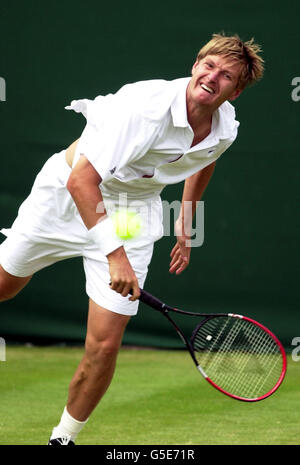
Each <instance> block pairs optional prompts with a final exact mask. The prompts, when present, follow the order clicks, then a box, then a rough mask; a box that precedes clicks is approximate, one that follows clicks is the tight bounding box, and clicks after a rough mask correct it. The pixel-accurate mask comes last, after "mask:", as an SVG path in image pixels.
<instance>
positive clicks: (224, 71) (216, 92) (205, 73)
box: [188, 55, 241, 109]
mask: <svg viewBox="0 0 300 465" xmlns="http://www.w3.org/2000/svg"><path fill="white" fill-rule="evenodd" d="M240 72H241V64H240V63H237V62H236V61H234V60H230V59H229V58H225V57H223V56H221V55H207V56H206V57H205V58H202V60H200V61H199V62H198V61H196V63H195V64H194V66H193V68H192V79H191V81H190V84H189V88H188V93H189V97H190V99H191V100H192V101H193V103H194V104H196V105H205V106H210V107H211V108H212V109H216V108H217V107H219V106H220V105H221V104H222V103H223V102H225V101H226V100H234V99H236V98H237V97H238V96H239V95H240V93H241V90H240V89H238V88H237V85H238V80H239V76H240Z"/></svg>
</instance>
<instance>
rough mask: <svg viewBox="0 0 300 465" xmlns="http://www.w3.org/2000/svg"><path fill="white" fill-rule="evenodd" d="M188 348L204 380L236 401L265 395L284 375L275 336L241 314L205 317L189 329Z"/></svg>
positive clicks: (282, 356) (282, 355)
mask: <svg viewBox="0 0 300 465" xmlns="http://www.w3.org/2000/svg"><path fill="white" fill-rule="evenodd" d="M191 350H192V352H193V355H194V360H195V361H196V365H197V366H198V369H199V371H200V372H201V374H202V375H203V376H204V377H205V379H206V380H207V381H208V382H209V383H210V384H211V385H212V386H214V387H215V388H216V389H218V390H219V391H221V392H222V393H224V394H226V395H228V396H230V397H232V398H234V399H237V400H241V401H245V402H257V401H260V400H263V399H265V398H267V397H269V396H270V395H271V394H273V393H274V392H275V391H276V390H277V389H278V388H279V386H280V385H281V383H282V381H283V379H284V377H285V374H286V369H287V360H286V354H285V351H284V348H283V346H282V344H281V342H280V341H279V339H278V338H277V337H276V336H275V335H274V334H273V333H272V332H271V331H270V330H269V329H268V328H266V327H265V326H264V325H262V324H260V323H258V322H257V321H255V320H253V319H251V318H248V317H245V316H242V315H237V314H232V313H231V314H228V315H212V316H210V317H207V318H206V319H205V320H203V321H202V322H201V323H200V324H199V325H198V326H197V327H196V328H195V330H194V331H193V334H192V337H191Z"/></svg>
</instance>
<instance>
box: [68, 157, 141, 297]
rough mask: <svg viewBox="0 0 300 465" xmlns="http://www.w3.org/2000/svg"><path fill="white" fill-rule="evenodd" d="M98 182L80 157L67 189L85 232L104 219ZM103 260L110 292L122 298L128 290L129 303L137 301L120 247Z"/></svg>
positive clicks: (135, 286) (134, 284)
mask: <svg viewBox="0 0 300 465" xmlns="http://www.w3.org/2000/svg"><path fill="white" fill-rule="evenodd" d="M101 181H102V180H101V177H100V175H99V174H98V172H97V171H96V170H95V168H94V167H93V166H92V164H91V163H90V162H89V161H88V160H87V158H85V157H84V156H81V157H80V159H79V161H78V163H76V165H75V167H74V168H73V170H72V172H71V174H70V176H69V179H68V183H67V189H68V191H69V192H70V194H71V196H72V198H73V200H74V202H75V204H76V206H77V208H78V211H79V213H80V216H81V218H82V220H83V222H84V224H85V226H86V227H87V229H91V228H93V227H94V226H95V225H96V224H97V223H99V222H100V221H101V220H103V219H104V218H105V217H106V216H107V213H106V210H105V208H104V203H103V197H102V193H101V190H100V188H99V184H100V183H101ZM99 205H101V206H103V208H99ZM97 207H98V208H97ZM107 260H108V264H109V272H110V277H111V289H113V290H114V291H116V292H118V293H120V294H121V295H122V296H124V297H126V296H127V295H128V294H129V292H130V290H131V289H132V290H133V295H132V297H130V300H132V301H134V300H136V299H138V297H139V295H140V290H139V285H138V280H137V278H136V275H135V273H134V271H133V269H132V267H131V265H130V263H129V260H128V258H127V255H126V253H125V250H124V247H119V248H117V249H115V250H113V251H112V252H111V253H109V254H108V255H107Z"/></svg>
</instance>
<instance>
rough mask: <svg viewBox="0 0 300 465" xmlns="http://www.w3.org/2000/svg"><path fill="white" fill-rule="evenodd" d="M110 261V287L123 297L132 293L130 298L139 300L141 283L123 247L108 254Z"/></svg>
mask: <svg viewBox="0 0 300 465" xmlns="http://www.w3.org/2000/svg"><path fill="white" fill-rule="evenodd" d="M108 263H109V273H110V278H111V282H110V288H111V289H112V290H113V291H116V292H118V293H119V294H121V295H122V296H123V297H127V296H128V294H129V293H132V296H131V297H130V299H129V300H131V301H135V300H137V299H138V298H139V296H140V288H139V283H138V280H137V277H136V275H135V272H134V270H133V269H132V267H131V265H130V262H129V260H128V258H127V255H126V253H125V251H124V249H123V247H120V249H118V250H116V251H114V252H112V253H111V254H109V255H108Z"/></svg>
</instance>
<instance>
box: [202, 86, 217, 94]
mask: <svg viewBox="0 0 300 465" xmlns="http://www.w3.org/2000/svg"><path fill="white" fill-rule="evenodd" d="M200 86H201V87H202V89H203V90H205V91H206V92H208V93H209V94H214V93H215V91H214V90H213V89H212V88H211V87H208V86H207V85H205V84H200Z"/></svg>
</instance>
